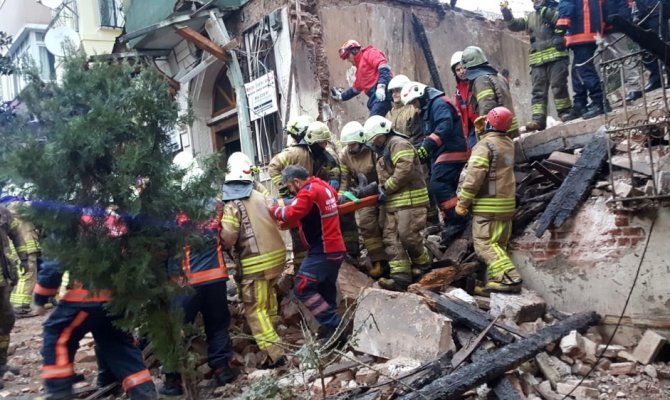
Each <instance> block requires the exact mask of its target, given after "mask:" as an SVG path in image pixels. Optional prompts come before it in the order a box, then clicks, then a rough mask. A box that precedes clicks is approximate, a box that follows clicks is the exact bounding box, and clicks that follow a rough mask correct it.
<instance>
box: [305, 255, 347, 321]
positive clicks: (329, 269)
mask: <svg viewBox="0 0 670 400" xmlns="http://www.w3.org/2000/svg"><path fill="white" fill-rule="evenodd" d="M343 259H344V254H342V253H331V254H324V253H309V254H308V255H307V257H306V258H305V261H304V262H303V263H302V265H301V266H300V270H299V271H298V274H297V275H296V276H295V285H293V293H294V294H295V297H296V298H297V299H298V300H300V301H301V302H302V304H304V305H305V307H307V309H308V310H309V312H310V313H312V315H313V316H314V318H316V320H317V321H318V322H319V324H321V326H322V327H323V329H324V330H325V331H326V332H328V333H332V332H334V331H335V329H337V326H338V325H339V324H340V322H341V321H342V319H341V317H340V315H339V314H338V313H337V275H338V273H339V272H340V266H341V265H342V260H343Z"/></svg>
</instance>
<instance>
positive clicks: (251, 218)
mask: <svg viewBox="0 0 670 400" xmlns="http://www.w3.org/2000/svg"><path fill="white" fill-rule="evenodd" d="M221 239H222V240H223V246H224V248H226V249H232V250H234V253H235V256H236V257H235V258H236V260H235V261H236V263H237V264H238V265H237V266H238V272H239V273H241V277H242V279H255V278H256V279H272V278H275V277H277V276H279V275H280V274H281V272H282V270H283V269H284V266H285V265H286V246H285V244H284V240H283V239H282V237H281V235H280V233H279V230H278V229H277V225H276V224H275V222H274V220H273V219H272V217H271V216H270V213H269V212H268V208H267V204H266V203H265V198H264V196H263V195H262V194H261V193H259V192H257V191H256V190H253V191H252V192H251V195H250V196H249V197H247V198H245V199H237V200H229V201H227V202H226V204H225V205H224V207H223V216H222V218H221Z"/></svg>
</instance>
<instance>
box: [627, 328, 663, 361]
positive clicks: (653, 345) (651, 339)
mask: <svg viewBox="0 0 670 400" xmlns="http://www.w3.org/2000/svg"><path fill="white" fill-rule="evenodd" d="M667 341H668V340H667V339H666V338H665V337H663V336H661V335H659V334H658V333H656V332H654V331H652V330H651V329H647V331H646V332H645V333H644V335H642V339H640V342H639V343H638V344H637V347H635V350H634V351H633V357H635V359H636V360H637V361H638V362H639V363H641V364H649V363H650V362H652V361H654V359H655V358H656V356H657V355H658V352H659V351H661V347H663V345H664V344H665V343H666V342H667Z"/></svg>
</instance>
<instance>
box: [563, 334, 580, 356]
mask: <svg viewBox="0 0 670 400" xmlns="http://www.w3.org/2000/svg"><path fill="white" fill-rule="evenodd" d="M560 346H561V352H562V353H563V354H565V355H566V356H568V357H572V358H581V357H582V356H583V355H584V353H585V352H584V338H583V337H582V335H581V334H580V333H579V332H577V331H572V332H570V334H569V335H567V336H565V337H564V338H563V339H561V345H560Z"/></svg>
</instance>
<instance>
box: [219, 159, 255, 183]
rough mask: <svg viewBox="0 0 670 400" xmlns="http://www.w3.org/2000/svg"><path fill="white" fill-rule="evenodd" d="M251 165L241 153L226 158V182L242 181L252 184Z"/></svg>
mask: <svg viewBox="0 0 670 400" xmlns="http://www.w3.org/2000/svg"><path fill="white" fill-rule="evenodd" d="M251 167H252V164H251V160H250V159H249V157H247V155H246V154H244V153H241V152H239V151H238V152H235V153H233V154H231V155H230V157H228V164H227V169H228V173H227V174H226V182H230V181H244V182H252V181H253V180H254V176H253V171H252V168H251Z"/></svg>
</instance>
